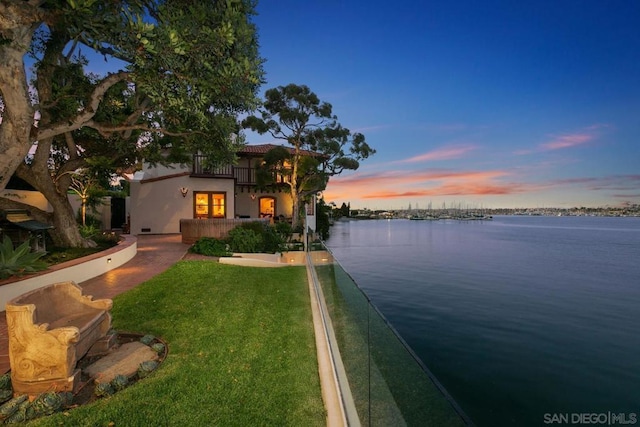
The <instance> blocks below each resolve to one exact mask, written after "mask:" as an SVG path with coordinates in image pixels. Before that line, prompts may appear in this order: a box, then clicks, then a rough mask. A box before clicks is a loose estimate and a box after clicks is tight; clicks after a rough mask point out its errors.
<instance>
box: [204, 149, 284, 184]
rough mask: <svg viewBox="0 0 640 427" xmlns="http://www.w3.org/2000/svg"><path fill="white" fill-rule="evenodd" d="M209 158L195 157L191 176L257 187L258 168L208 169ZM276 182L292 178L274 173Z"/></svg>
mask: <svg viewBox="0 0 640 427" xmlns="http://www.w3.org/2000/svg"><path fill="white" fill-rule="evenodd" d="M206 158H207V156H202V155H195V156H193V168H192V170H191V176H195V177H202V178H233V179H234V180H235V182H236V185H256V184H257V179H256V172H257V168H250V167H239V166H232V165H227V166H222V167H217V168H208V167H206V166H205V165H206ZM273 180H274V182H276V183H285V182H289V181H290V178H289V177H288V176H287V175H284V174H281V173H277V172H274V179H273Z"/></svg>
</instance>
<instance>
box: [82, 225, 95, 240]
mask: <svg viewBox="0 0 640 427" xmlns="http://www.w3.org/2000/svg"><path fill="white" fill-rule="evenodd" d="M78 228H79V230H80V235H81V236H82V237H84V238H85V239H89V238H91V237H94V236H96V235H97V234H98V233H100V229H99V228H98V227H96V226H95V225H93V224H87V225H81V226H79V227H78Z"/></svg>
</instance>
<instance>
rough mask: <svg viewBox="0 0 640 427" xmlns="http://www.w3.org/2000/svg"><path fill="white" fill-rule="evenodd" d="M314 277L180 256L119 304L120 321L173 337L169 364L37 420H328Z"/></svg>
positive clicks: (301, 271) (128, 327)
mask: <svg viewBox="0 0 640 427" xmlns="http://www.w3.org/2000/svg"><path fill="white" fill-rule="evenodd" d="M307 286H308V285H307V278H306V272H305V268H304V267H285V268H270V269H265V268H251V267H239V266H231V265H222V264H218V263H214V262H209V261H181V262H179V263H177V264H176V265H174V266H173V267H172V268H170V269H169V270H168V271H166V272H165V273H162V274H160V275H159V276H157V277H155V278H153V279H152V280H150V281H148V282H146V283H144V284H142V285H140V286H138V287H136V288H135V289H133V290H131V291H129V292H127V293H125V294H122V295H119V296H118V297H116V298H115V299H114V307H113V311H112V314H113V324H114V328H115V329H117V330H121V331H132V332H142V333H150V334H154V335H156V336H159V337H161V338H163V339H164V340H165V341H166V342H167V343H168V345H169V354H168V356H167V358H166V360H165V361H164V363H163V364H162V365H161V366H160V368H159V369H158V370H157V371H156V372H154V373H153V374H152V375H151V376H149V377H148V378H146V379H144V380H142V381H140V382H138V383H137V384H135V385H133V386H131V387H129V388H127V389H125V390H123V391H121V392H118V393H117V394H115V395H113V396H111V397H109V398H106V399H102V400H99V401H98V402H96V403H94V404H91V405H86V406H83V407H80V408H77V409H74V410H72V411H69V412H67V413H66V414H56V415H54V416H52V417H48V418H43V419H39V420H36V421H34V422H32V423H31V424H30V425H42V426H45V425H46V426H58V425H68V426H107V425H115V426H145V427H146V426H151V425H153V426H212V425H220V426H260V425H263V426H270V425H273V426H285V425H292V426H301V425H304V426H314V425H317V426H320V425H323V426H324V425H326V421H325V410H324V406H323V402H322V397H321V392H320V382H319V378H318V366H317V358H316V349H315V340H314V333H313V325H312V320H311V308H310V302H309V292H308V287H307ZM110 423H113V424H110Z"/></svg>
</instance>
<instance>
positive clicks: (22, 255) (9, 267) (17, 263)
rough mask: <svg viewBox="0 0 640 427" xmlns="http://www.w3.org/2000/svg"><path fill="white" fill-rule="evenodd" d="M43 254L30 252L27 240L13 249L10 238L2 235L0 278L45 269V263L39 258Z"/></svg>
mask: <svg viewBox="0 0 640 427" xmlns="http://www.w3.org/2000/svg"><path fill="white" fill-rule="evenodd" d="M43 255H44V252H31V248H30V247H29V242H24V243H22V244H21V245H20V246H18V247H17V248H15V249H14V248H13V242H11V239H10V238H9V237H8V236H4V240H3V241H2V245H0V279H6V278H8V277H11V276H21V275H23V274H25V273H34V272H36V271H41V270H45V269H46V268H47V264H46V263H45V262H44V261H42V260H41V259H40V258H41V257H42V256H43Z"/></svg>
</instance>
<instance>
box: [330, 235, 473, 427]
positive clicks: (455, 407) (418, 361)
mask: <svg viewBox="0 0 640 427" xmlns="http://www.w3.org/2000/svg"><path fill="white" fill-rule="evenodd" d="M321 244H322V246H323V248H324V250H326V251H327V252H328V253H329V254H330V256H331V258H332V260H333V264H335V265H337V266H338V267H339V268H340V269H341V270H342V272H344V273H345V274H346V275H347V277H348V278H349V279H350V281H351V282H352V283H353V285H354V286H355V288H356V289H357V290H358V292H360V293H361V294H362V296H363V297H364V298H365V300H366V301H367V304H368V305H369V306H370V307H372V308H373V309H374V311H375V313H376V314H377V315H378V316H379V317H380V318H381V319H382V321H383V322H384V324H385V325H386V326H387V327H388V328H389V330H390V331H391V332H392V333H393V334H394V335H395V338H396V339H397V340H398V342H399V343H400V344H401V345H402V346H403V347H404V349H405V350H406V351H407V353H408V354H409V355H410V356H411V358H412V359H413V360H414V361H415V362H416V364H417V365H418V366H419V367H420V369H421V370H422V371H423V372H424V373H425V374H426V375H427V377H428V378H429V380H430V381H431V382H432V383H433V385H434V386H435V387H436V388H437V389H438V391H439V392H440V393H441V394H442V396H443V397H444V398H445V399H446V401H447V402H448V403H449V405H451V407H452V409H453V410H454V411H455V412H456V413H457V414H458V415H459V416H460V418H461V420H462V421H463V422H464V423H465V424H466V425H467V426H474V425H475V424H474V423H473V421H472V420H471V418H469V416H468V415H467V414H466V413H465V412H464V410H463V409H462V408H461V407H460V405H459V404H458V402H456V401H455V399H454V398H453V396H451V394H449V392H448V391H447V389H446V388H445V387H444V386H443V385H442V383H440V381H439V380H438V379H437V378H436V376H435V375H434V374H433V373H432V372H431V370H429V368H428V367H427V366H426V365H425V364H424V362H423V361H422V360H421V359H420V357H418V355H417V354H416V353H415V352H414V351H413V349H411V347H410V346H409V345H408V344H407V342H406V341H405V340H404V339H403V338H402V337H401V336H400V334H399V333H398V331H397V330H396V328H395V327H393V325H391V323H390V322H389V321H388V320H387V318H386V317H385V316H384V314H382V312H381V311H380V310H379V309H378V307H376V305H375V304H374V303H373V302H372V301H371V299H370V298H369V295H367V293H366V292H365V291H364V290H363V289H362V288H361V287H360V286H359V285H358V283H357V282H356V281H355V280H354V279H353V277H352V276H351V274H349V272H347V270H346V269H345V268H344V267H342V265H341V264H340V262H339V261H338V260H337V258H336V257H335V256H334V255H333V253H332V252H331V250H330V249H329V248H328V247H327V245H326V244H325V242H321Z"/></svg>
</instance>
